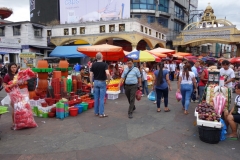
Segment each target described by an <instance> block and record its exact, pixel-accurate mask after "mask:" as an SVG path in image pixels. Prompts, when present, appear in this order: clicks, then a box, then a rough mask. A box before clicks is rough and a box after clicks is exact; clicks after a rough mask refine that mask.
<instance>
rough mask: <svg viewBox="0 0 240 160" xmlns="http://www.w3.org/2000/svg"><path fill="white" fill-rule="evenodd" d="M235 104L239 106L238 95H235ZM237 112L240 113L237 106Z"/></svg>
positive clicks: (239, 98)
mask: <svg viewBox="0 0 240 160" xmlns="http://www.w3.org/2000/svg"><path fill="white" fill-rule="evenodd" d="M235 105H237V106H240V96H239V95H238V96H236V98H235ZM237 112H238V114H240V109H239V108H238V111H237Z"/></svg>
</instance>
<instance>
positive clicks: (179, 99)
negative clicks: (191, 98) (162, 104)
mask: <svg viewBox="0 0 240 160" xmlns="http://www.w3.org/2000/svg"><path fill="white" fill-rule="evenodd" d="M176 99H177V101H178V102H179V101H181V100H182V95H181V93H180V92H176Z"/></svg>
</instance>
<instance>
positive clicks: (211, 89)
mask: <svg viewBox="0 0 240 160" xmlns="http://www.w3.org/2000/svg"><path fill="white" fill-rule="evenodd" d="M220 93H221V95H222V96H224V97H225V98H226V102H225V103H224V105H225V107H224V108H226V109H228V108H229V105H230V103H231V101H230V100H231V91H230V90H229V89H228V88H227V87H220V86H218V85H216V84H211V85H209V86H208V87H207V91H206V102H207V103H209V104H210V105H212V106H213V105H214V98H216V97H217V96H218V97H219V94H220Z"/></svg>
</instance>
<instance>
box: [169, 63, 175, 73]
mask: <svg viewBox="0 0 240 160" xmlns="http://www.w3.org/2000/svg"><path fill="white" fill-rule="evenodd" d="M170 71H172V72H175V71H176V64H170Z"/></svg>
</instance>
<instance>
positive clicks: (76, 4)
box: [60, 0, 130, 24]
mask: <svg viewBox="0 0 240 160" xmlns="http://www.w3.org/2000/svg"><path fill="white" fill-rule="evenodd" d="M126 18H130V0H60V23H61V24H69V23H81V22H92V21H94V22H97V21H108V20H117V19H126Z"/></svg>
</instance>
